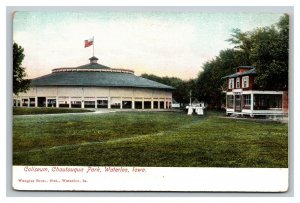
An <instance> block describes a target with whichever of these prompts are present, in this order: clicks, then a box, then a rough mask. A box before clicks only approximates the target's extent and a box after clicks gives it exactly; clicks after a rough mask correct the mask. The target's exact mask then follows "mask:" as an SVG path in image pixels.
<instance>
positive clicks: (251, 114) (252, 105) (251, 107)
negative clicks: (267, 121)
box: [250, 93, 254, 117]
mask: <svg viewBox="0 0 300 203" xmlns="http://www.w3.org/2000/svg"><path fill="white" fill-rule="evenodd" d="M253 107H254V94H253V93H251V105H250V110H251V113H250V116H251V117H253V116H254V115H253V109H254V108H253Z"/></svg>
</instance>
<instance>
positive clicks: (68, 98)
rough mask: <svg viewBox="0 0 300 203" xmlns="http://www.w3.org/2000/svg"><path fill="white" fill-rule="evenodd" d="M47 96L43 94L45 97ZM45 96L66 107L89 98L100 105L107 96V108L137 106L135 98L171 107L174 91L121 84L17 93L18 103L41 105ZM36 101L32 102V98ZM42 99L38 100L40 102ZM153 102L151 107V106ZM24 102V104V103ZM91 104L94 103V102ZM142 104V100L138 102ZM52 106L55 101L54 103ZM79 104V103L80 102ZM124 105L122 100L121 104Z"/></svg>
mask: <svg viewBox="0 0 300 203" xmlns="http://www.w3.org/2000/svg"><path fill="white" fill-rule="evenodd" d="M42 97H44V98H42ZM39 98H40V99H45V102H46V103H45V105H43V106H46V107H48V106H50V105H49V102H50V101H49V100H50V99H52V100H55V103H57V105H56V104H55V105H54V106H55V107H59V106H60V104H65V105H62V106H63V107H73V106H72V105H73V104H74V103H76V102H77V103H80V107H81V108H85V103H88V102H87V101H92V102H94V103H93V104H94V105H95V108H97V100H102V99H104V100H108V108H110V107H111V104H112V103H113V102H114V101H120V102H121V103H122V101H124V100H126V101H131V102H132V103H133V104H132V108H135V102H142V104H141V105H140V108H142V109H143V108H144V104H146V103H147V102H148V103H147V104H146V106H145V108H152V109H153V108H159V109H162V108H170V107H171V102H172V92H171V91H166V90H156V89H147V88H126V87H124V88H121V87H32V88H30V89H29V90H28V91H27V92H26V93H20V94H19V96H14V102H15V103H14V105H15V106H35V107H38V106H40V104H41V103H43V102H44V101H41V100H39ZM33 101H34V104H29V103H30V102H31V103H33ZM38 101H39V102H38ZM150 102H151V107H150ZM21 103H22V104H21ZM93 104H92V106H93ZM139 104H140V103H139ZM51 106H53V105H51ZM77 107H78V105H77ZM120 108H122V104H121V105H120Z"/></svg>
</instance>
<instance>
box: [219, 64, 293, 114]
mask: <svg viewBox="0 0 300 203" xmlns="http://www.w3.org/2000/svg"><path fill="white" fill-rule="evenodd" d="M256 76H257V73H256V69H255V67H252V66H239V67H238V68H237V70H236V73H234V74H231V75H227V76H225V77H223V78H224V79H226V80H227V90H226V115H249V116H251V117H254V116H256V115H263V116H267V115H287V113H288V92H287V91H268V90H259V89H257V88H255V85H254V81H255V77H256Z"/></svg>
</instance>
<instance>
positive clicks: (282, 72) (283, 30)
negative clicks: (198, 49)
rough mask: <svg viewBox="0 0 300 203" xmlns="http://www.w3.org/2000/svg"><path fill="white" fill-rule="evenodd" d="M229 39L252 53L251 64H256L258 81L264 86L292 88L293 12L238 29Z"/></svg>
mask: <svg viewBox="0 0 300 203" xmlns="http://www.w3.org/2000/svg"><path fill="white" fill-rule="evenodd" d="M228 41H230V42H231V43H233V44H235V48H236V49H237V50H238V51H239V52H243V53H245V55H246V56H248V60H247V61H248V62H249V64H248V65H252V66H255V67H256V71H257V77H256V80H255V85H256V87H257V88H260V89H267V90H279V89H287V88H288V52H289V48H288V45H289V16H288V15H284V16H282V17H281V18H280V20H279V22H278V23H277V24H275V25H272V26H267V27H262V28H257V29H255V30H253V31H248V32H242V31H241V30H238V29H236V30H234V34H232V38H230V39H229V40H228Z"/></svg>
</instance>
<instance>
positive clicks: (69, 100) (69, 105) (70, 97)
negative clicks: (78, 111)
mask: <svg viewBox="0 0 300 203" xmlns="http://www.w3.org/2000/svg"><path fill="white" fill-rule="evenodd" d="M71 107H72V106H71V97H69V108H71Z"/></svg>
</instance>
